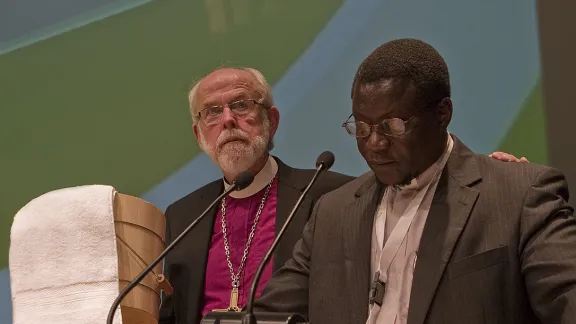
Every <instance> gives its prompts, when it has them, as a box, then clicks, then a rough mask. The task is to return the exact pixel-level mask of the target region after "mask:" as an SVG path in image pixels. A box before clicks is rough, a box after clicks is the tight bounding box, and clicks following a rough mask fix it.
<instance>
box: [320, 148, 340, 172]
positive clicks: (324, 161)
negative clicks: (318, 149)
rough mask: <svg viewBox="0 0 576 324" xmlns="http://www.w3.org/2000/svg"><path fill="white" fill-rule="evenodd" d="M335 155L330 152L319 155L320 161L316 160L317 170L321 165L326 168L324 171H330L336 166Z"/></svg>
mask: <svg viewBox="0 0 576 324" xmlns="http://www.w3.org/2000/svg"><path fill="white" fill-rule="evenodd" d="M335 159H336V158H335V157H334V153H332V152H330V151H324V152H322V153H320V155H318V159H316V168H318V167H319V166H320V165H323V166H324V170H328V169H330V168H331V167H332V166H333V165H334V160H335Z"/></svg>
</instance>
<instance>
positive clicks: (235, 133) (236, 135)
mask: <svg viewBox="0 0 576 324" xmlns="http://www.w3.org/2000/svg"><path fill="white" fill-rule="evenodd" d="M237 140H240V141H246V142H250V136H249V135H248V133H246V132H244V131H242V130H240V129H234V130H225V131H223V132H222V133H220V136H218V139H217V140H216V147H221V146H222V145H223V144H225V143H227V142H230V141H237Z"/></svg>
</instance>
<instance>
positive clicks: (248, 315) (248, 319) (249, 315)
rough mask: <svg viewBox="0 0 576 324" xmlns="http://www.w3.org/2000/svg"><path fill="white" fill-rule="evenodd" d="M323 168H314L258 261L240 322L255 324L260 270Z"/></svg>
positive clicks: (321, 165)
mask: <svg viewBox="0 0 576 324" xmlns="http://www.w3.org/2000/svg"><path fill="white" fill-rule="evenodd" d="M325 170H326V168H325V165H324V163H320V164H319V165H318V167H317V168H316V172H315V173H314V177H312V180H311V181H310V183H308V186H307V187H306V189H304V191H303V192H302V195H300V198H298V201H297V202H296V205H294V208H293V209H292V211H291V212H290V216H288V219H286V222H284V225H283V226H282V228H281V229H280V231H279V232H278V235H276V239H275V240H274V242H273V243H272V246H271V247H270V249H269V250H268V252H266V255H265V256H264V259H263V260H262V262H260V266H259V267H258V270H257V271H256V274H255V275H254V281H252V287H251V288H250V296H248V303H247V304H246V311H245V314H244V317H243V318H242V324H257V323H256V318H255V316H254V299H255V297H256V289H257V286H258V281H260V280H259V279H260V277H261V276H262V272H263V271H264V268H265V267H266V263H268V261H269V260H270V258H271V257H272V254H274V251H275V250H276V247H277V246H278V243H279V242H280V239H281V238H282V236H283V235H284V232H285V231H286V229H287V228H288V226H289V225H290V223H291V222H292V219H293V218H294V215H296V211H298V208H300V205H301V204H302V201H303V200H304V197H305V196H306V194H307V193H308V191H309V190H310V188H311V187H312V185H313V184H314V183H315V182H316V178H318V175H319V174H320V173H321V172H322V171H325Z"/></svg>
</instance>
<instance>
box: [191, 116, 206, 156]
mask: <svg viewBox="0 0 576 324" xmlns="http://www.w3.org/2000/svg"><path fill="white" fill-rule="evenodd" d="M192 130H193V131H194V137H196V141H197V142H198V146H199V147H200V149H201V150H202V151H204V148H203V147H202V141H201V140H200V134H199V133H198V132H199V131H200V130H199V129H198V124H197V123H196V122H194V123H193V124H192Z"/></svg>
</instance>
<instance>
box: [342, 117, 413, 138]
mask: <svg viewBox="0 0 576 324" xmlns="http://www.w3.org/2000/svg"><path fill="white" fill-rule="evenodd" d="M415 117H416V116H412V117H410V119H408V120H403V119H401V118H389V119H383V120H381V121H380V123H378V124H375V125H370V124H368V123H365V122H363V121H356V120H355V119H354V115H353V114H352V115H350V117H348V119H347V120H346V121H345V122H344V124H342V127H344V128H346V131H347V132H348V134H350V135H352V136H354V137H358V138H365V137H368V136H370V134H372V129H375V130H378V128H381V131H380V132H381V133H382V134H384V135H388V136H401V135H404V134H406V133H408V132H409V131H411V130H412V128H413V127H414V122H413V120H414V118H415Z"/></svg>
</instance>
